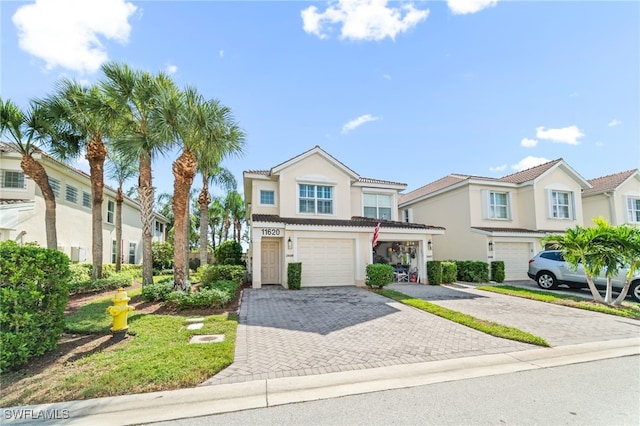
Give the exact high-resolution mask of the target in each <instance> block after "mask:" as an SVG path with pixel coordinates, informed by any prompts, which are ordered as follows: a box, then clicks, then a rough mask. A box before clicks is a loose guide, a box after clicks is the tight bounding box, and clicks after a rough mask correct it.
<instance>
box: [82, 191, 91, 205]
mask: <svg viewBox="0 0 640 426" xmlns="http://www.w3.org/2000/svg"><path fill="white" fill-rule="evenodd" d="M82 206H83V207H87V208H91V194H89V193H88V192H86V191H82Z"/></svg>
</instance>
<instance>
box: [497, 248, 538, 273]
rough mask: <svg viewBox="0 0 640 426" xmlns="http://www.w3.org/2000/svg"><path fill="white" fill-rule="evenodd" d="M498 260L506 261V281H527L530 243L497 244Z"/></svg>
mask: <svg viewBox="0 0 640 426" xmlns="http://www.w3.org/2000/svg"><path fill="white" fill-rule="evenodd" d="M495 251H496V260H502V261H504V275H505V280H527V279H529V277H528V276H527V271H528V270H529V259H530V258H531V253H530V252H529V243H496V244H495Z"/></svg>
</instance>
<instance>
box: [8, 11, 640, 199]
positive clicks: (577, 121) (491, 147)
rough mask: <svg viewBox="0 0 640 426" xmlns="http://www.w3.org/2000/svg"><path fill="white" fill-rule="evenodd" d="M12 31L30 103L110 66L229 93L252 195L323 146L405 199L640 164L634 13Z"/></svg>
mask: <svg viewBox="0 0 640 426" xmlns="http://www.w3.org/2000/svg"><path fill="white" fill-rule="evenodd" d="M0 28H1V38H2V40H1V52H0V53H1V70H0V71H1V75H0V95H1V96H2V97H3V98H5V99H11V100H13V101H14V102H16V103H17V104H18V105H20V106H22V107H27V106H28V102H29V99H31V98H37V97H43V96H45V95H48V94H50V93H51V92H52V91H53V89H54V87H55V82H56V81H57V80H58V79H59V78H61V77H70V78H75V79H77V80H80V81H82V82H86V83H92V82H95V81H96V80H97V79H99V78H100V77H101V74H100V71H99V67H100V64H101V63H103V62H104V61H106V60H115V61H121V62H126V63H128V64H130V65H131V66H133V67H135V68H139V69H144V70H147V71H151V72H157V71H160V70H164V71H167V72H169V73H171V75H172V77H173V78H174V79H175V81H176V82H177V84H178V85H180V86H183V87H184V86H186V85H193V86H195V87H197V88H198V90H199V91H200V92H201V93H202V94H203V95H204V96H205V97H206V98H216V99H219V100H220V101H221V102H222V103H223V104H225V105H227V106H229V107H230V108H231V109H232V110H233V112H234V115H235V117H236V119H237V121H238V122H239V124H240V126H241V127H242V128H243V129H244V130H245V132H246V134H247V139H246V140H247V144H246V149H245V154H244V156H242V157H241V158H238V159H230V160H225V162H224V163H223V165H224V166H225V167H227V168H229V169H230V170H231V171H232V172H233V173H234V174H235V176H236V178H237V179H238V181H239V183H240V182H241V181H242V171H243V170H255V169H268V168H270V167H273V166H275V165H277V164H279V163H281V162H283V161H286V160H288V159H289V158H291V157H293V156H295V155H297V154H299V153H302V152H304V151H306V150H308V149H310V148H312V147H314V146H315V145H320V146H321V147H322V148H323V149H325V150H326V151H327V152H328V153H330V154H331V155H333V156H334V157H336V158H337V159H338V160H340V161H342V162H343V163H344V164H346V165H347V166H348V167H350V168H351V169H353V170H354V171H355V172H357V173H358V174H360V176H362V177H368V178H375V179H384V180H392V181H396V182H404V183H406V184H408V188H407V190H412V189H416V188H418V187H420V186H422V185H424V184H427V183H429V182H432V181H434V180H437V179H439V178H441V177H444V176H446V175H447V174H449V173H463V174H471V175H479V176H493V177H500V176H504V175H506V174H510V173H513V172H515V171H518V170H521V169H523V168H527V167H531V166H534V165H536V164H539V163H541V162H545V161H547V160H553V159H556V158H560V157H562V158H564V159H565V161H567V163H568V164H569V165H570V166H572V167H573V168H574V169H575V170H576V171H577V172H578V173H580V174H581V175H582V176H583V177H584V178H586V179H591V178H595V177H599V176H603V175H607V174H611V173H616V172H619V171H623V170H629V169H633V168H638V167H640V123H639V120H640V2H637V1H618V2H614V1H602V2H596V1H566V2H551V1H530V2H524V1H494V0H476V1H472V0H451V1H448V2H447V1H414V2H390V1H389V2H388V1H385V0H343V1H339V2H336V1H331V2H327V1H316V2H304V1H253V2H249V1H190V2H182V1H124V0H92V1H90V2H89V1H83V0H38V1H6V0H3V1H2V2H0ZM171 160H172V158H170V157H168V158H165V159H161V160H159V161H157V162H156V163H155V165H154V180H155V186H156V187H157V191H158V192H170V191H171V188H172V184H173V183H172V176H171ZM78 167H80V168H85V166H84V165H83V164H82V163H79V164H78ZM198 182H199V180H198V179H197V178H196V180H195V183H194V188H197V187H198V185H199V184H198ZM132 184H133V183H129V185H132ZM239 190H240V191H241V190H242V187H241V185H240V187H239Z"/></svg>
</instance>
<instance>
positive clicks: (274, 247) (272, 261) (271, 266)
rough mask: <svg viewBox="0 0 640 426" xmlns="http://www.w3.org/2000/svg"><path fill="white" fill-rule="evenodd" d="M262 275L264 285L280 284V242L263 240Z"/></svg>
mask: <svg viewBox="0 0 640 426" xmlns="http://www.w3.org/2000/svg"><path fill="white" fill-rule="evenodd" d="M261 247H262V257H261V259H260V273H261V275H262V284H280V283H281V281H280V241H278V240H262V246H261Z"/></svg>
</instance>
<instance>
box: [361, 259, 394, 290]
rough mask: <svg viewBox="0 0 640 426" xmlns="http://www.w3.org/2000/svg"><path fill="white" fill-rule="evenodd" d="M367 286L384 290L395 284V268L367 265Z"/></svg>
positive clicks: (377, 264) (376, 264)
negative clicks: (385, 287) (387, 286)
mask: <svg viewBox="0 0 640 426" xmlns="http://www.w3.org/2000/svg"><path fill="white" fill-rule="evenodd" d="M366 272H367V277H366V280H365V284H366V285H367V287H370V288H382V287H384V286H385V285H389V284H391V283H392V282H393V266H391V265H385V264H384V263H373V264H370V265H367V270H366Z"/></svg>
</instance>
